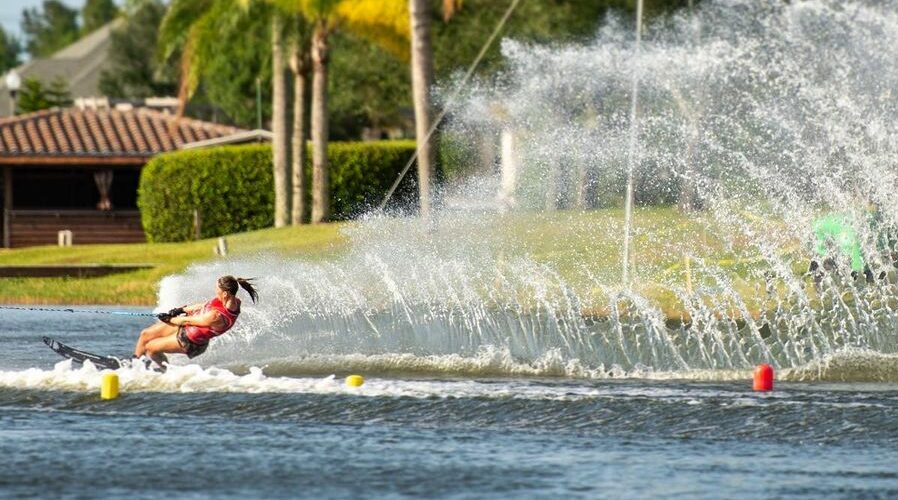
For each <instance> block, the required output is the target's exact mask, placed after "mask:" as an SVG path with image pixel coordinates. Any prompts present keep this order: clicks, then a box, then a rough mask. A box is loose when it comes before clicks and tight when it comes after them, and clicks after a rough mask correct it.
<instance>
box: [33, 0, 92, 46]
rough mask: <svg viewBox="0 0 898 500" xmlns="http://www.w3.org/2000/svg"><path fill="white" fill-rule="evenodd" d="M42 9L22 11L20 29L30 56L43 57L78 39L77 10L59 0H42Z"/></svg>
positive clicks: (35, 8)
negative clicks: (23, 34)
mask: <svg viewBox="0 0 898 500" xmlns="http://www.w3.org/2000/svg"><path fill="white" fill-rule="evenodd" d="M42 7H43V9H41V8H38V7H33V8H30V9H25V10H24V11H23V12H22V31H23V32H24V33H25V45H26V48H27V49H28V53H29V54H31V57H43V56H48V55H50V54H52V53H53V52H56V51H57V50H59V49H61V48H63V47H65V46H66V45H69V44H70V43H72V42H74V41H75V40H77V39H78V33H79V31H78V22H77V19H78V11H76V10H75V9H70V8H68V7H66V5H65V4H64V3H62V2H61V1H59V0H44V3H43V5H42Z"/></svg>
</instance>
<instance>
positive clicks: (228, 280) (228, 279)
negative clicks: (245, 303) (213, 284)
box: [218, 276, 259, 304]
mask: <svg viewBox="0 0 898 500" xmlns="http://www.w3.org/2000/svg"><path fill="white" fill-rule="evenodd" d="M254 279H255V278H235V277H233V276H222V277H221V278H218V286H219V287H220V288H221V289H222V290H224V291H226V292H228V293H230V294H231V295H237V290H238V289H237V285H240V288H243V289H244V290H246V293H248V294H249V297H250V298H251V299H253V303H254V304H255V302H256V299H258V298H259V292H257V291H256V288H255V287H254V286H253V284H252V283H250V281H252V280H254Z"/></svg>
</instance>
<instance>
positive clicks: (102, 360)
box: [44, 337, 130, 370]
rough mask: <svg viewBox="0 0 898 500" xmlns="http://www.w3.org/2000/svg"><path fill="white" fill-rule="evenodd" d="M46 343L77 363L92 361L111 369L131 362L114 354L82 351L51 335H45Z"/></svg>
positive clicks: (95, 364)
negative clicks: (107, 354)
mask: <svg viewBox="0 0 898 500" xmlns="http://www.w3.org/2000/svg"><path fill="white" fill-rule="evenodd" d="M44 343H45V344H47V347H49V348H50V349H53V350H54V351H55V352H56V353H57V354H59V355H60V356H62V357H63V358H66V359H71V360H72V361H74V362H76V363H84V362H85V361H90V362H91V363H93V364H94V366H96V367H97V368H101V369H102V368H108V369H110V370H116V369H118V368H121V367H122V365H123V364H130V360H127V361H125V362H124V363H123V361H122V360H119V359H118V358H114V357H112V356H100V355H99V354H93V353H90V352H86V351H80V350H78V349H75V348H73V347H69V346H67V345H65V344H63V343H62V342H58V341H56V340H53V339H51V338H50V337H44Z"/></svg>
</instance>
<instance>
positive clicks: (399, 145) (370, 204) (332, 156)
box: [306, 141, 418, 220]
mask: <svg viewBox="0 0 898 500" xmlns="http://www.w3.org/2000/svg"><path fill="white" fill-rule="evenodd" d="M414 152H415V142H414V141H377V142H332V143H330V144H329V145H328V149H327V154H328V159H329V160H330V176H331V218H332V219H335V220H336V219H348V218H352V217H356V216H359V215H361V214H363V213H365V212H367V211H369V210H371V209H373V208H376V207H377V206H378V205H379V204H380V203H381V201H382V200H383V197H384V195H386V193H387V190H389V189H390V186H392V185H393V182H395V181H396V176H397V175H399V172H401V171H402V168H403V167H404V166H405V164H406V163H407V162H408V160H409V158H411V156H412V155H413V154H414ZM307 158H311V154H309V155H307ZM416 167H417V164H416V165H412V167H411V168H409V171H408V173H407V174H406V175H405V178H403V180H402V182H401V183H400V184H399V187H398V188H397V189H396V193H394V194H393V197H392V198H391V199H390V206H397V205H404V206H405V205H409V204H410V203H412V202H414V200H417V194H418V192H417V178H418V172H417V169H416ZM311 170H312V167H311V164H310V163H307V165H306V173H307V178H308V179H309V181H308V182H306V186H311V184H312V183H311V177H312V174H311ZM306 199H308V200H310V199H311V196H310V195H307V196H306Z"/></svg>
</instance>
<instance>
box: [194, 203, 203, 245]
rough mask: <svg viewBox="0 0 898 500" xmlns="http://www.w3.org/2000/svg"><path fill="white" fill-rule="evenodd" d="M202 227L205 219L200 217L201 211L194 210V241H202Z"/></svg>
mask: <svg viewBox="0 0 898 500" xmlns="http://www.w3.org/2000/svg"><path fill="white" fill-rule="evenodd" d="M202 226H203V219H202V217H201V216H200V211H199V209H197V208H194V209H193V239H195V240H198V239H200V234H202Z"/></svg>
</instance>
